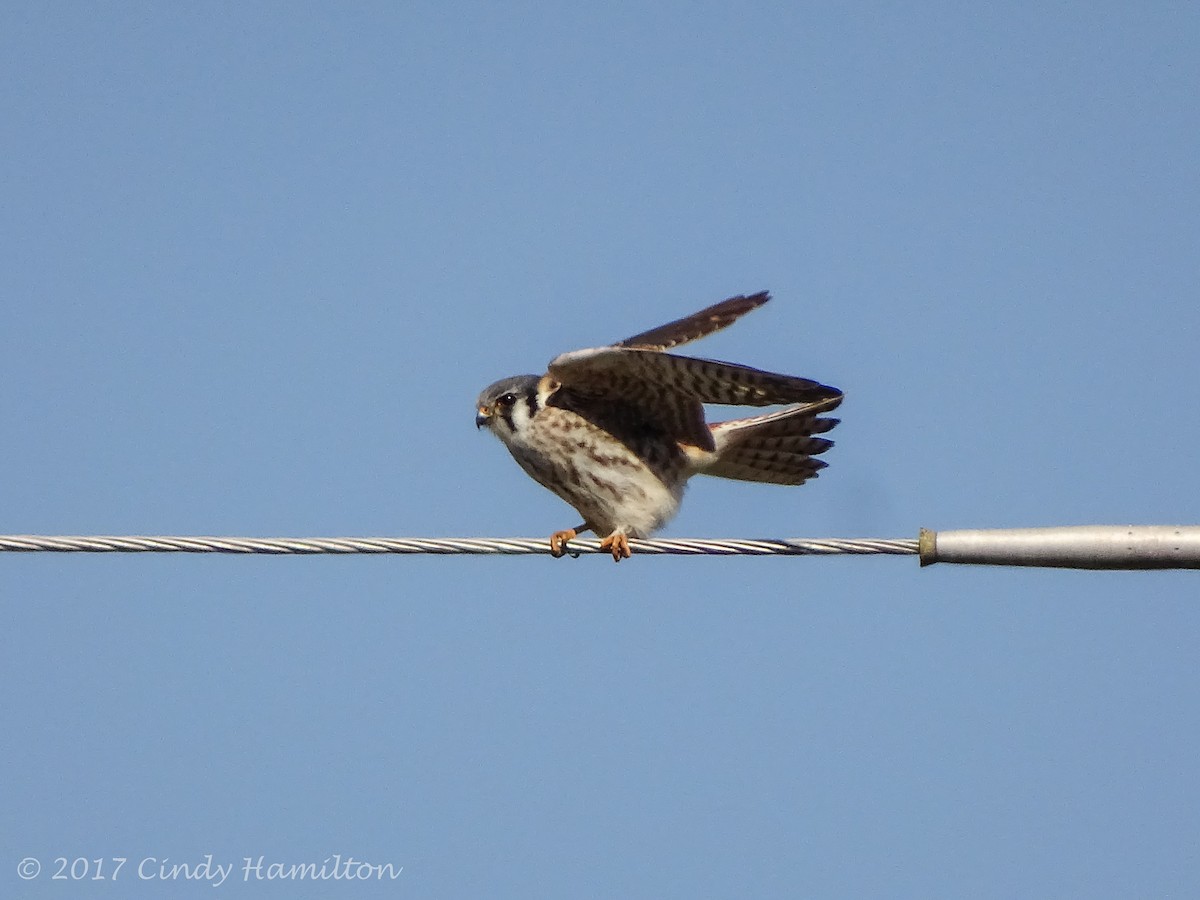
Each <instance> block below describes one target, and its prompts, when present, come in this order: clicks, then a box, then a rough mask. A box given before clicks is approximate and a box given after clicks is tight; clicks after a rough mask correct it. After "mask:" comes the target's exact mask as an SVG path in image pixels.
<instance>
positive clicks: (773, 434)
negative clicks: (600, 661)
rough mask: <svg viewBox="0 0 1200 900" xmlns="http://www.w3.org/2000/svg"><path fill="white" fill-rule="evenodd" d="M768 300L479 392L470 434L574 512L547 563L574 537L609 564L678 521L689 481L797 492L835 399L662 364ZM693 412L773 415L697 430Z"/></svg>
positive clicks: (821, 446)
mask: <svg viewBox="0 0 1200 900" xmlns="http://www.w3.org/2000/svg"><path fill="white" fill-rule="evenodd" d="M769 299H770V295H769V294H768V293H767V292H766V291H763V292H761V293H758V294H753V295H751V296H748V297H746V296H737V297H731V298H729V299H728V300H723V301H721V302H720V303H716V304H714V305H712V306H710V307H707V308H706V309H702V310H700V311H699V312H697V313H694V314H692V315H690V316H686V317H684V318H682V319H678V320H676V321H674V322H669V323H667V324H666V325H661V326H659V327H658V328H652V329H650V330H649V331H644V332H642V333H641V334H637V335H634V336H633V337H631V338H626V339H625V340H623V341H618V342H617V343H615V344H611V345H609V346H607V347H596V348H593V349H589V350H574V351H572V352H570V353H564V354H562V355H561V356H558V357H556V358H555V359H554V360H552V361H551V363H550V365H549V367H548V368H547V371H546V374H544V375H517V376H514V377H512V378H505V379H503V380H501V381H497V382H496V383H495V384H493V385H491V386H490V387H488V388H486V389H485V390H484V391H483V393H482V394H480V395H479V400H478V402H477V404H476V416H475V425H476V427H478V428H487V429H488V430H489V431H491V432H492V434H494V435H496V437H498V438H499V439H500V440H501V442H502V443H503V444H504V445H505V446H506V447H507V448H508V450H509V452H510V453H511V454H512V456H513V459H515V460H516V461H517V463H518V464H519V465H520V466H521V468H522V469H524V470H525V471H526V473H528V474H529V475H530V476H531V477H532V478H533V479H534V480H535V481H537V482H538V483H539V484H541V485H543V486H544V487H547V488H549V489H550V490H552V491H553V492H554V493H556V494H557V495H558V496H559V497H561V498H562V499H564V500H566V501H567V503H569V504H571V506H573V507H575V509H576V510H577V511H578V512H579V515H580V516H582V517H583V523H582V524H580V525H577V526H576V527H574V528H568V529H565V530H562V531H556V532H554V534H552V535H551V536H550V552H551V553H552V554H553V555H554V556H556V557H561V556H562V555H563V554H564V553H565V552H566V551H567V543H568V541H570V540H572V539H573V538H575V537H576V536H577V535H578V534H579V532H581V531H593V532H595V533H596V534H597V535H598V536H600V537H601V538H602V540H601V541H600V546H601V547H602V548H603V549H605V550H608V551H609V552H611V553H612V557H613V559H614V560H616V561H617V562H620V561H621V559H623V558H628V557H629V555H630V547H629V539H630V538H644V537H649V536H650V535H651V534H653V533H654V532H655V531H657V530H658V529H659V528H661V527H662V526H663V525H665V524H666V523H667V522H668V521H669V520H670V519H671V517H672V516H674V515H675V513H676V512H677V511H678V510H679V504H680V502H681V501H682V499H683V491H684V487H685V485H686V484H687V481H688V479H689V478H691V477H692V476H693V475H715V476H717V477H719V478H733V479H738V480H741V481H764V482H769V483H771V484H803V483H804V482H805V481H807V480H808V479H810V478H815V477H816V476H817V472H818V471H819V470H820V469H823V468H825V463H824V462H822V461H821V460H819V459H816V458H815V457H816V456H818V455H819V454H821V453H824V452H825V451H826V450H828V449H829V448H830V447H831V446H833V442H832V441H830V440H827V439H826V438H822V437H817V435H820V434H824V433H825V432H827V431H829V430H830V429H831V428H833V427H834V426H835V425H836V424H837V423H838V421H839V420H837V419H830V418H822V415H821V414H822V413H827V412H829V411H830V410H833V409H836V408H837V406H838V404H840V403H841V402H842V392H841V391H840V390H838V389H837V388H833V387H829V386H828V385H824V384H820V383H819V382H816V381H811V380H809V379H807V378H798V377H795V376H792V375H778V374H776V373H774V372H764V371H761V370H759V369H752V368H750V367H748V366H741V365H736V364H734V363H727V362H718V361H716V360H711V359H695V358H692V357H688V356H677V355H675V354H672V353H667V352H666V351H668V350H670V349H672V348H674V347H678V346H679V345H681V344H686V343H688V342H689V341H694V340H697V339H698V338H702V337H706V336H707V335H710V334H712V333H714V332H716V331H720V330H721V329H722V328H725V327H727V326H728V325H731V324H733V323H734V322H735V321H737V320H738V319H739V318H741V317H742V316H744V315H745V314H746V313H748V312H750V311H751V310H754V309H757V308H758V307H760V306H762V305H763V304H764V303H766V302H767V301H768V300H769ZM705 403H720V404H726V405H737V406H777V405H784V404H787V405H786V406H785V408H784V409H780V410H776V411H774V412H769V413H765V414H763V415H757V416H753V417H751V418H746V419H733V420H731V421H726V422H714V423H712V424H708V423H707V422H706V421H705V418H704V404H705Z"/></svg>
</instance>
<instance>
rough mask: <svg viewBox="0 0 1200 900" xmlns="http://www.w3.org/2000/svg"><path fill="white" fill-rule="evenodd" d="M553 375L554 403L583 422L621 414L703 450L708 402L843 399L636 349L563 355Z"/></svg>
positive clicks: (748, 371) (780, 378) (791, 381)
mask: <svg viewBox="0 0 1200 900" xmlns="http://www.w3.org/2000/svg"><path fill="white" fill-rule="evenodd" d="M549 374H550V376H551V377H552V378H554V379H556V380H557V381H558V382H560V384H561V385H562V387H561V388H560V391H559V393H560V394H562V396H561V397H558V395H557V394H556V395H555V397H552V398H551V402H552V403H556V404H558V405H564V406H569V407H570V408H572V409H574V410H575V411H576V412H579V413H580V414H581V415H585V416H586V415H587V410H588V408H589V406H590V407H592V408H595V409H600V408H604V409H606V410H611V409H616V408H623V409H625V410H627V411H628V414H629V417H630V418H631V419H633V418H636V419H637V420H638V421H641V422H644V423H645V424H646V425H647V426H650V427H654V428H657V429H661V430H663V431H665V432H666V433H667V434H670V435H671V436H673V437H674V438H676V439H677V440H680V441H684V442H686V443H689V444H692V445H694V446H697V447H702V448H704V449H706V450H711V449H713V447H714V444H713V438H712V433H711V432H710V431H709V428H708V426H707V425H706V424H705V422H704V408H703V406H702V404H704V403H723V404H733V405H739V406H772V405H774V404H779V403H815V402H818V401H823V400H830V399H832V398H835V397H837V398H840V397H841V395H842V394H841V391H839V390H838V389H837V388H832V387H828V386H827V385H823V384H820V383H819V382H816V381H811V380H809V379H807V378H797V377H794V376H791V375H778V374H776V373H774V372H764V371H762V370H760V369H752V368H750V367H749V366H739V365H735V364H734V363H726V362H718V361H716V360H710V359H693V358H691V357H687V356H673V355H671V354H669V353H660V352H658V351H656V350H644V349H641V348H634V347H599V348H596V349H592V350H575V351H572V352H571V353H564V354H563V355H562V356H559V357H557V358H556V359H554V360H553V361H552V362H551V363H550V366H549Z"/></svg>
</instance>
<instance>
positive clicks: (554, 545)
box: [550, 528, 579, 559]
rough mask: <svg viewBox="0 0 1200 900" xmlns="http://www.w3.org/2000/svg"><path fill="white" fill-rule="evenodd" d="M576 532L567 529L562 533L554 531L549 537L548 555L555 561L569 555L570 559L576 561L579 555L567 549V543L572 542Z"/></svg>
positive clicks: (572, 529)
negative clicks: (572, 558)
mask: <svg viewBox="0 0 1200 900" xmlns="http://www.w3.org/2000/svg"><path fill="white" fill-rule="evenodd" d="M577 535H578V532H577V531H576V530H575V529H574V528H567V529H565V530H564V531H556V532H554V534H552V535H550V555H551V556H553V557H554V558H555V559H562V557H563V556H564V555H565V554H567V553H570V554H571V556H572V557H574V558H576V559H578V558H579V554H578V553H576V552H574V551H572V550H569V549H568V548H567V541H571V540H574V539H575V537H576V536H577Z"/></svg>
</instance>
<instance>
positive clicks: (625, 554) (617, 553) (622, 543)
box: [600, 531, 631, 562]
mask: <svg viewBox="0 0 1200 900" xmlns="http://www.w3.org/2000/svg"><path fill="white" fill-rule="evenodd" d="M600 549H601V550H608V551H609V552H611V553H612V558H613V562H620V561H621V560H622V559H629V557H630V555H631V551H630V549H629V538H628V537H626V536H625V533H624V532H621V531H614V532H613V533H612V534H610V535H609V536H608V537H606V538H605V539H604V540H602V541H601V542H600Z"/></svg>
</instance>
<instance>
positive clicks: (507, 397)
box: [496, 393, 517, 406]
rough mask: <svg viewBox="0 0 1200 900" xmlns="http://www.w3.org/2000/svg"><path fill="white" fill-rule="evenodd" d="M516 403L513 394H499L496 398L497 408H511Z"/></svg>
mask: <svg viewBox="0 0 1200 900" xmlns="http://www.w3.org/2000/svg"><path fill="white" fill-rule="evenodd" d="M516 402H517V395H516V394H513V393H508V394H501V395H500V396H499V397H497V398H496V405H497V406H512V405H513V404H514V403H516Z"/></svg>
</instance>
